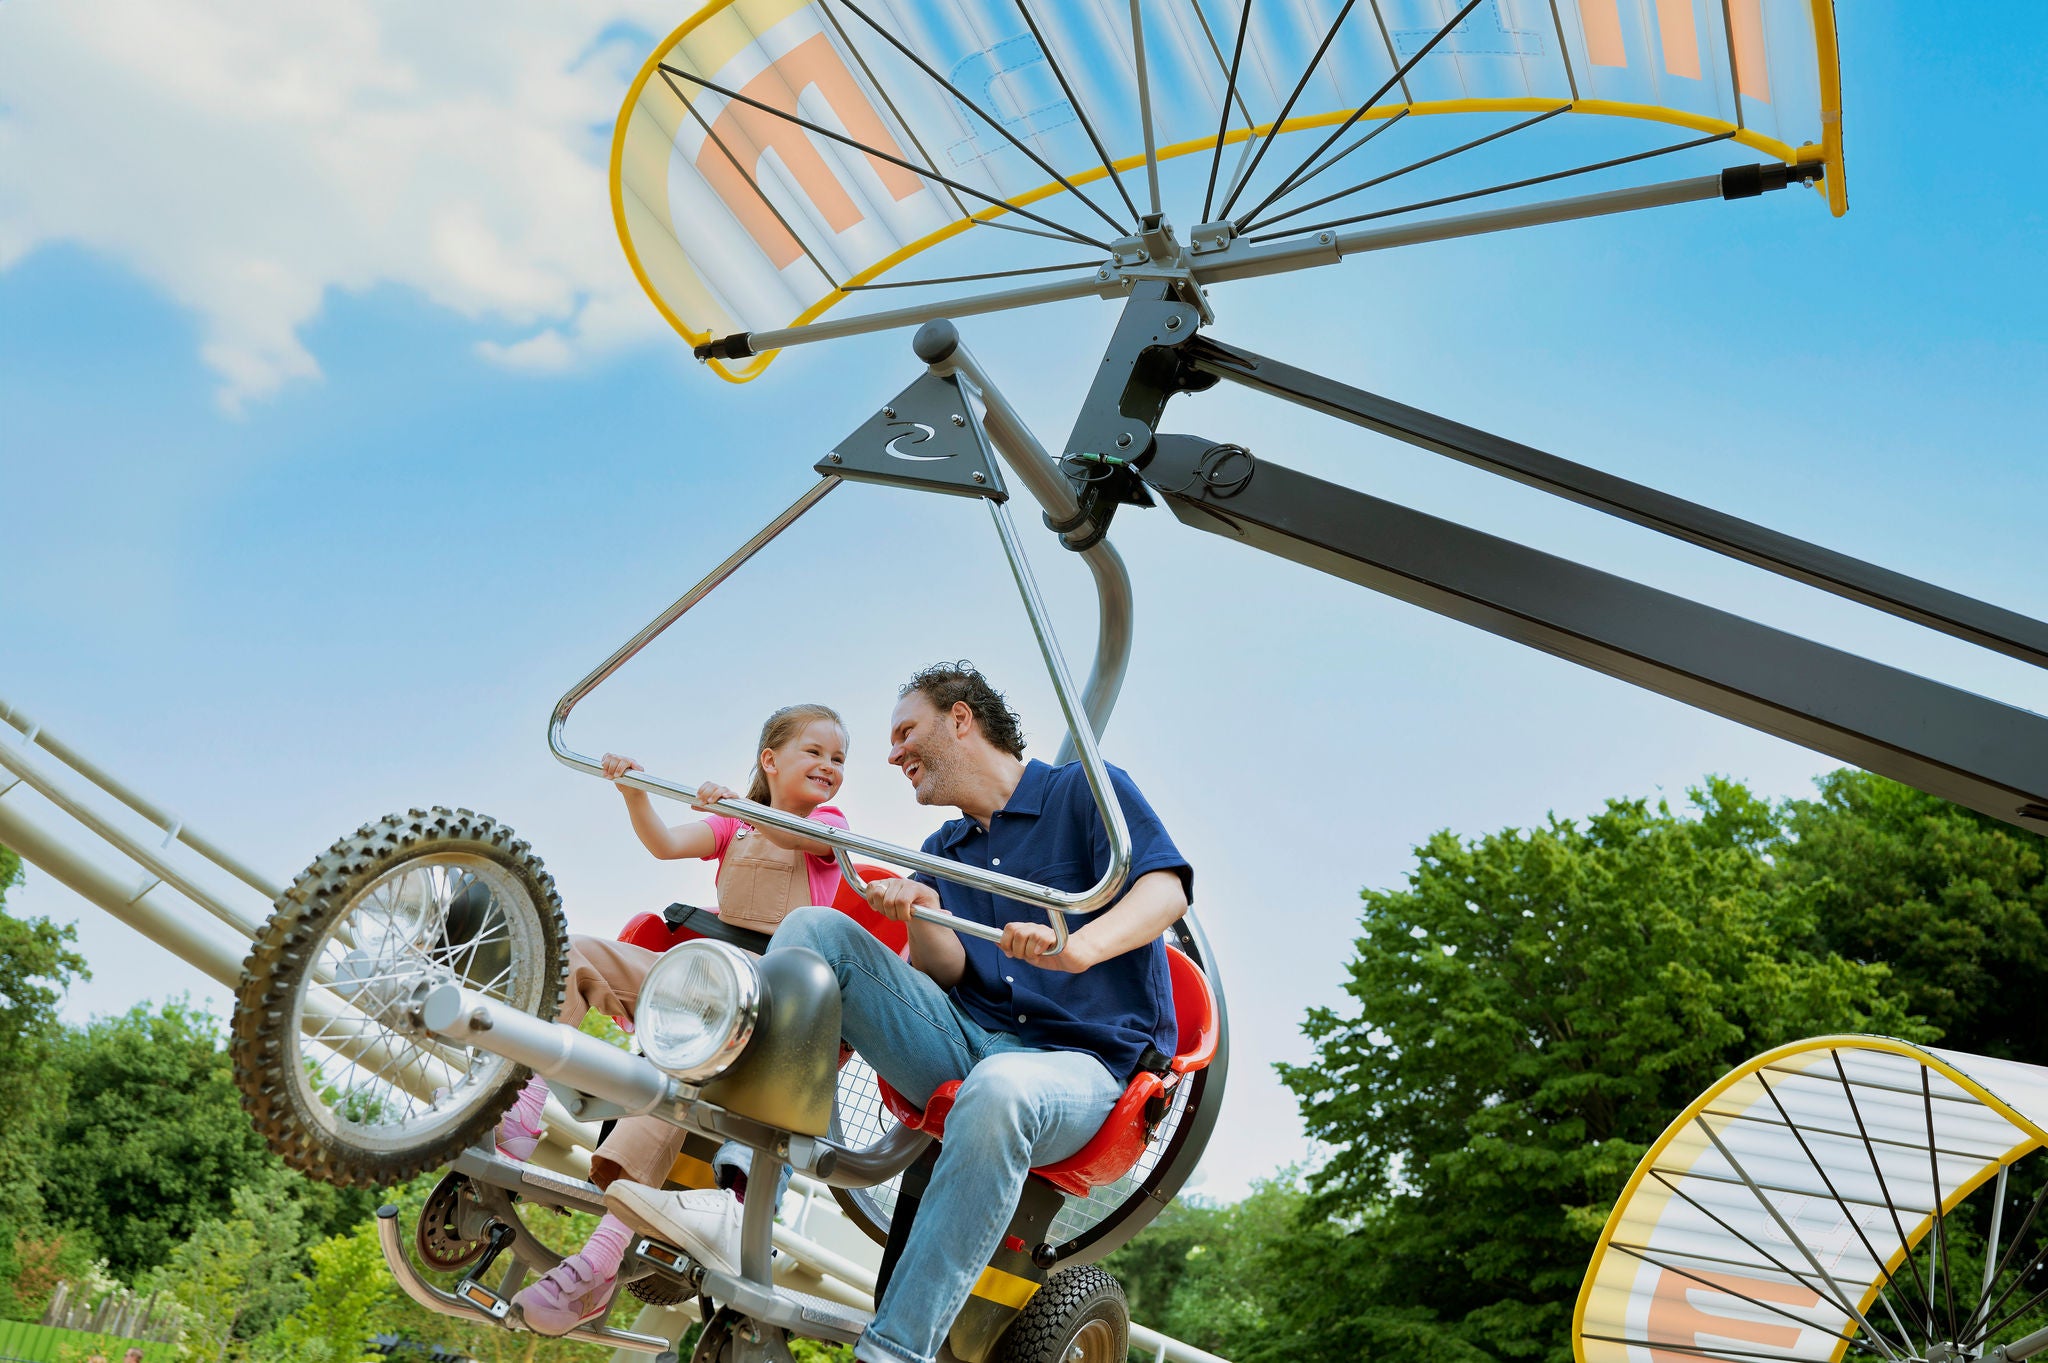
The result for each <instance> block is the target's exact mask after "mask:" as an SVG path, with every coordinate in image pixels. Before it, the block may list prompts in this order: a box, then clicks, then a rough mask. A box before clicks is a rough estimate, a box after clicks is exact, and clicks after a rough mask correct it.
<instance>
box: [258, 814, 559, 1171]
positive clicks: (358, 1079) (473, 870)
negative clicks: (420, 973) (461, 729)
mask: <svg viewBox="0 0 2048 1363" xmlns="http://www.w3.org/2000/svg"><path fill="white" fill-rule="evenodd" d="M568 938H569V931H568V924H567V922H566V921H565V920H564V918H563V916H562V903H561V899H560V897H559V896H558V895H557V894H556V893H555V882H554V878H553V877H552V876H550V875H548V873H547V872H546V871H545V870H544V869H542V867H541V863H540V859H539V858H538V857H536V856H534V855H533V853H532V851H531V849H529V848H528V846H527V845H526V843H524V842H522V841H520V840H519V839H518V838H517V837H516V836H514V834H513V833H512V830H510V829H509V828H505V827H503V826H502V825H500V824H499V823H497V821H495V820H493V819H490V818H487V817H485V816H483V815H479V814H474V813H471V812H470V811H469V810H466V809H454V810H451V809H443V808H439V807H436V808H433V809H415V810H412V811H410V812H409V813H406V814H403V815H399V814H393V815H390V816H387V817H386V818H384V819H381V820H379V821H378V822H376V823H373V824H364V825H363V826H362V827H361V828H359V829H357V830H356V831H355V834H354V835H353V836H352V837H348V838H344V839H342V840H341V841H339V842H337V843H335V844H334V846H332V847H330V848H328V849H327V851H326V852H325V853H324V854H323V855H322V856H321V857H320V858H319V859H318V860H316V861H315V862H314V863H313V864H312V865H311V866H309V867H307V868H306V869H305V871H304V872H302V873H301V874H300V875H299V878H298V879H297V880H295V881H293V882H292V886H291V888H290V889H288V890H286V891H285V892H284V894H283V896H282V897H280V898H279V899H278V901H277V904H276V905H275V907H274V908H273V910H272V912H271V915H270V919H269V921H268V922H266V923H265V924H264V926H263V930H262V931H261V932H260V933H259V934H258V935H257V937H256V939H255V942H254V943H253V945H252V948H251V950H250V953H249V957H248V959H247V960H246V961H244V962H243V963H242V980H241V985H240V987H239V988H238V989H237V990H236V996H235V1016H234V1023H233V1028H232V1036H231V1038H230V1043H229V1048H230V1052H231V1054H232V1056H233V1059H234V1072H235V1083H236V1085H237V1086H238V1087H239V1088H240V1089H241V1091H242V1094H243V1097H244V1098H245V1100H246V1102H247V1106H248V1109H249V1115H250V1118H251V1120H252V1121H253V1122H254V1123H255V1126H256V1129H257V1131H258V1132H259V1133H261V1134H262V1136H263V1138H264V1139H265V1140H266V1141H267V1142H268V1143H269V1145H270V1148H271V1149H273V1150H275V1151H276V1152H277V1153H278V1155H279V1156H280V1157H281V1158H283V1160H284V1162H285V1163H286V1164H288V1165H290V1166H291V1167H292V1168H294V1169H297V1170H299V1171H300V1172H301V1173H304V1174H307V1175H309V1176H310V1177H313V1178H317V1179H321V1180H323V1181H325V1182H328V1183H332V1184H336V1185H338V1186H341V1187H365V1188H383V1187H389V1186H391V1185H393V1184H397V1183H402V1182H404V1181H405V1180H406V1179H409V1178H411V1177H413V1176H414V1175H415V1174H418V1173H420V1172H422V1171H424V1170H427V1169H433V1168H438V1167H440V1166H441V1165H443V1164H446V1163H447V1162H448V1160H449V1159H451V1158H453V1157H454V1156H455V1155H456V1154H457V1153H458V1152H460V1151H461V1150H463V1149H466V1148H467V1147H469V1146H471V1145H474V1144H476V1143H477V1142H478V1141H479V1140H481V1139H482V1138H483V1137H484V1136H485V1135H486V1134H487V1133H488V1132H490V1131H491V1130H492V1128H493V1127H494V1126H495V1125H496V1124H497V1122H498V1119H499V1118H500V1117H501V1116H502V1115H503V1114H504V1112H505V1110H506V1109H507V1108H509V1107H510V1106H511V1104H512V1100H513V1097H514V1096H515V1095H516V1093H517V1091H518V1089H519V1088H520V1086H521V1085H522V1084H524V1083H525V1082H526V1080H527V1078H528V1077H529V1075H530V1073H531V1072H530V1071H529V1070H527V1069H526V1068H525V1067H524V1066H520V1065H514V1064H513V1063H512V1062H511V1061H509V1060H505V1059H502V1058H500V1057H498V1056H494V1055H491V1054H490V1053H488V1052H485V1051H479V1050H464V1049H462V1048H460V1047H458V1046H454V1045H452V1044H450V1043H446V1042H440V1041H436V1040H434V1039H432V1038H425V1037H416V1036H410V1035H406V1034H403V1033H399V1032H393V1031H390V1030H389V1029H388V1028H384V1027H383V1026H382V1025H381V1024H379V1023H375V1022H368V1023H367V1025H366V1019H365V1018H364V1016H363V1014H364V1013H365V1012H368V1011H370V1009H369V1008H368V1006H367V1001H368V1000H370V999H371V998H373V995H372V994H371V993H370V992H368V991H371V990H373V989H375V988H376V987H377V986H378V985H379V984H380V983H384V982H387V981H390V980H393V979H396V978H400V977H402V976H403V975H404V974H405V972H406V970H407V969H410V968H412V967H416V966H420V965H427V966H433V967H438V968H440V969H443V970H447V971H450V972H452V973H453V974H454V975H455V976H456V977H457V978H458V979H460V980H461V981H462V983H463V984H464V985H465V986H466V987H468V988H471V989H476V990H478V991H479V992H482V993H487V994H491V995H493V996H494V997H497V998H501V999H503V1000H504V1001H506V1002H507V1003H509V1004H511V1005H513V1006H515V1007H517V1008H519V1009H521V1010H522V1011H524V1012H528V1013H531V1014H533V1015H534V1016H536V1017H539V1018H542V1019H552V1018H554V1017H555V1015H556V1013H557V1012H558V1011H559V1010H560V1008H561V1004H562V991H563V986H564V983H565V979H566V975H567V965H568V962H567V951H568ZM394 963H397V964H394ZM356 1001H364V1002H365V1007H364V1008H363V1009H361V1010H358V1009H357V1008H356V1007H355V1002H356ZM337 1014H338V1015H339V1016H340V1018H341V1020H339V1021H336V1020H334V1019H335V1018H336V1017H337ZM309 1029H310V1030H311V1031H312V1032H313V1033H314V1035H308V1030H309Z"/></svg>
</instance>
